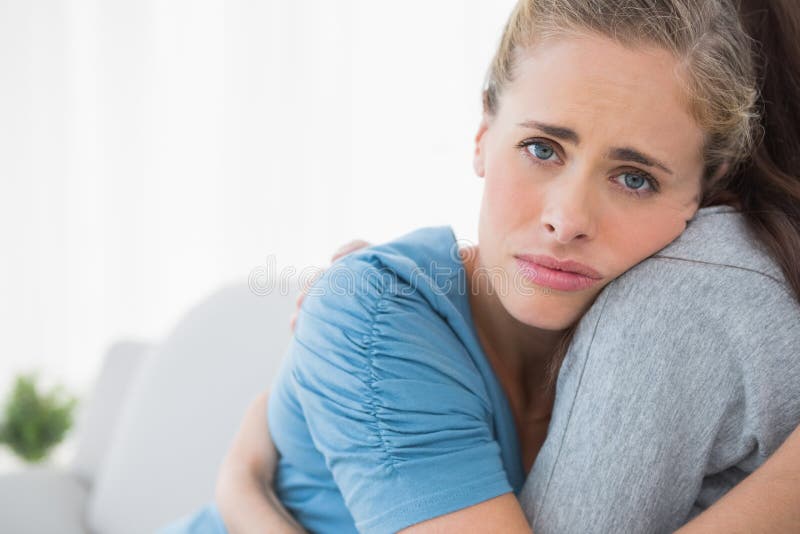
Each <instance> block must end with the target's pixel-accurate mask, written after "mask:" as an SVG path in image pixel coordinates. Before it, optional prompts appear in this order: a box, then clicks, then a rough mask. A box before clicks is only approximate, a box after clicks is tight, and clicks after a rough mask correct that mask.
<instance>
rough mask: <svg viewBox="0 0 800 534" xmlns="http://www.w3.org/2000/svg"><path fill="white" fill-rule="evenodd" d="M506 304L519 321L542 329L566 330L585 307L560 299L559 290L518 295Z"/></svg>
mask: <svg viewBox="0 0 800 534" xmlns="http://www.w3.org/2000/svg"><path fill="white" fill-rule="evenodd" d="M504 306H505V308H506V310H507V311H508V313H509V314H511V316H512V317H514V319H516V320H517V321H519V322H521V323H523V324H526V325H528V326H531V327H534V328H540V329H542V330H564V329H565V328H568V327H569V326H570V325H572V324H573V323H574V322H575V321H576V320H577V319H578V318H579V317H580V315H581V312H582V311H583V308H580V307H578V306H576V303H575V302H572V303H569V302H564V301H561V302H559V301H558V292H555V291H554V292H552V293H550V294H543V293H542V292H537V293H536V294H535V295H517V296H516V297H515V298H513V299H511V301H510V302H505V303H504Z"/></svg>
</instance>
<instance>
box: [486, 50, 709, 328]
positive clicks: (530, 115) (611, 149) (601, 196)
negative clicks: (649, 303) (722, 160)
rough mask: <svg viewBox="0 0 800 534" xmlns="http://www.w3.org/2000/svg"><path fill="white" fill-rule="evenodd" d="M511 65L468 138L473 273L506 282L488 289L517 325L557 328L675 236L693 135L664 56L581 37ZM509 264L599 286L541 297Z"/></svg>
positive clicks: (696, 154) (686, 215) (694, 197)
mask: <svg viewBox="0 0 800 534" xmlns="http://www.w3.org/2000/svg"><path fill="white" fill-rule="evenodd" d="M518 59H519V60H518V63H517V65H516V70H515V79H514V81H513V82H512V83H511V84H510V85H509V86H508V87H506V88H505V90H504V91H503V92H502V93H501V94H500V100H499V106H498V109H497V112H496V114H495V115H494V116H492V117H488V116H484V120H483V121H482V123H481V127H480V129H479V132H478V135H477V137H476V150H475V160H474V166H475V171H476V173H477V174H478V175H479V176H481V177H483V178H485V181H486V182H485V189H484V193H483V202H482V205H481V214H480V224H479V243H480V255H479V256H480V264H479V267H480V268H481V269H486V270H488V272H489V273H501V274H502V275H503V276H504V277H505V280H506V283H507V284H508V286H507V287H508V289H507V290H504V289H503V288H500V287H496V288H495V289H496V290H497V294H498V295H499V298H500V300H501V302H502V304H503V306H504V307H505V309H506V310H507V311H508V312H509V313H510V314H511V315H512V316H514V317H515V318H516V319H517V320H519V321H521V322H523V323H525V324H528V325H530V326H535V327H538V328H544V329H548V330H561V329H563V328H566V327H567V326H569V325H570V324H572V323H573V322H574V321H575V320H577V319H579V318H580V316H581V315H582V314H583V313H584V312H585V311H586V310H587V309H588V308H589V306H590V305H591V303H592V302H593V301H594V299H595V297H596V296H597V294H598V293H599V292H600V290H601V289H602V288H603V287H604V286H605V285H606V284H608V283H609V282H611V281H612V280H613V279H614V278H616V277H617V276H619V275H621V274H622V273H624V272H625V271H627V270H628V269H630V268H631V267H633V266H634V265H636V264H637V263H639V262H640V261H642V260H643V259H645V258H647V257H648V256H651V255H652V254H654V253H655V252H657V251H658V250H660V249H662V248H663V247H665V246H666V245H667V244H669V243H670V242H671V241H672V240H674V239H675V238H676V237H678V235H680V233H681V232H682V231H683V230H684V229H685V228H686V223H687V221H688V220H689V219H691V218H692V217H693V216H694V213H695V211H696V210H697V207H698V202H699V194H700V176H701V174H702V171H703V160H702V153H701V152H702V144H703V133H702V131H701V130H700V129H699V128H698V126H697V125H696V124H695V122H694V120H693V119H692V118H691V117H690V115H689V113H688V109H687V107H686V104H685V101H686V99H685V97H684V95H683V93H682V90H681V87H680V85H679V80H678V79H677V77H676V75H675V74H674V71H675V68H676V66H677V62H676V60H675V59H674V58H673V57H672V56H671V55H670V54H669V53H668V52H666V51H663V50H655V49H651V50H646V49H637V50H630V49H626V48H624V47H622V46H621V45H618V44H616V43H613V42H612V41H610V40H607V39H604V38H601V37H594V36H586V37H580V38H578V37H569V38H563V39H559V40H555V41H549V42H545V43H542V44H539V45H537V46H536V47H535V48H533V49H530V50H528V51H526V52H525V53H523V54H520V56H519V58H518ZM648 162H649V163H648ZM520 255H546V256H551V257H553V258H555V259H557V260H572V261H576V262H579V263H582V264H584V265H588V266H589V267H591V268H592V269H594V270H595V271H596V272H597V273H598V274H599V278H598V279H597V281H596V282H595V283H594V284H593V285H592V286H591V287H587V288H583V289H571V290H567V289H553V288H549V287H547V286H546V285H543V283H541V282H537V281H541V280H543V278H542V277H541V274H537V273H536V271H535V270H533V271H532V270H531V269H530V267H531V266H530V264H527V263H525V262H522V263H520V261H519V260H518V259H517V257H518V256H520ZM540 271H541V269H540ZM526 273H528V274H527V275H526ZM531 273H533V274H532V275H531ZM531 276H533V278H531ZM652 283H653V284H658V283H659V281H658V280H653V281H652Z"/></svg>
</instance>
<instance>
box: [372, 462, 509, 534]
mask: <svg viewBox="0 0 800 534" xmlns="http://www.w3.org/2000/svg"><path fill="white" fill-rule="evenodd" d="M488 483H493V484H494V485H501V486H504V490H503V491H502V493H497V494H496V495H494V496H493V497H488V498H486V499H481V500H480V501H477V502H475V503H471V504H467V505H466V506H465V508H466V507H469V506H474V505H475V504H478V503H480V502H484V501H486V500H488V499H492V498H495V497H498V496H500V495H505V494H506V493H513V488H512V487H511V484H510V483H509V482H508V478H507V477H506V476H505V475H504V473H492V474H491V475H487V476H485V477H482V478H480V479H478V480H475V481H472V482H471V483H470V484H469V485H467V486H466V487H463V486H462V487H458V488H447V489H444V490H440V491H437V492H435V493H433V494H432V495H425V496H423V497H415V498H413V499H410V500H408V501H405V502H403V503H402V504H398V505H396V506H394V507H393V508H392V509H391V510H388V511H384V512H382V513H381V514H380V515H378V516H374V517H372V518H370V519H366V520H363V521H359V522H358V525H359V527H360V528H367V527H369V528H373V527H376V526H380V525H382V524H383V523H386V522H390V521H392V520H393V518H395V517H396V516H397V514H398V513H399V512H398V510H399V509H400V508H405V511H414V510H418V509H420V508H422V505H427V504H429V503H430V502H431V501H433V500H437V499H438V501H439V502H440V503H447V502H451V501H453V500H455V499H459V498H462V497H464V496H465V495H466V496H469V495H470V492H472V491H473V489H474V487H475V486H478V487H484V486H485V485H486V484H488ZM492 493H493V492H492ZM460 509H463V508H460ZM441 515H444V514H439V515H435V516H432V517H431V518H428V519H432V518H433V517H440V516H441ZM425 520H427V519H422V520H420V521H425ZM420 521H416V522H415V523H412V524H417V523H419V522H420ZM409 526H410V525H409Z"/></svg>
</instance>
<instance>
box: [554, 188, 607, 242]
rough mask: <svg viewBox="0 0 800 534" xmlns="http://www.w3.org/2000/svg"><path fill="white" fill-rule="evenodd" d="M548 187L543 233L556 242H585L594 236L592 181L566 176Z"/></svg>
mask: <svg viewBox="0 0 800 534" xmlns="http://www.w3.org/2000/svg"><path fill="white" fill-rule="evenodd" d="M557 181H558V183H557V184H555V183H554V184H551V187H550V188H549V190H548V191H547V198H546V200H545V204H544V207H543V210H542V218H541V225H542V227H543V229H544V231H545V233H546V234H547V235H548V236H549V237H551V238H552V239H554V240H556V241H558V242H559V243H563V244H566V243H569V242H570V241H573V240H581V241H587V240H589V239H591V238H592V237H594V233H595V224H596V223H595V217H594V215H593V213H592V195H591V191H590V189H591V183H590V182H591V180H590V179H589V178H588V177H587V176H583V177H581V176H566V175H563V176H562V177H560V178H558V179H557Z"/></svg>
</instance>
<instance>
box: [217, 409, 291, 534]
mask: <svg viewBox="0 0 800 534" xmlns="http://www.w3.org/2000/svg"><path fill="white" fill-rule="evenodd" d="M266 413H267V394H266V393H262V394H260V395H258V397H256V398H255V400H253V402H252V403H251V404H250V406H249V407H248V409H247V412H246V413H245V416H244V419H243V420H242V424H241V426H240V427H239V431H238V432H237V434H236V436H235V437H234V439H233V443H232V444H231V447H230V449H229V450H228V453H227V454H226V456H225V459H224V460H223V462H222V466H221V467H220V471H219V475H218V478H217V486H216V491H215V497H216V501H217V506H218V508H219V511H220V515H221V516H222V519H223V521H224V523H225V526H226V527H227V529H228V532H230V534H248V533H254V534H255V533H257V532H275V533H280V534H294V533H301V532H303V529H302V528H301V527H300V525H298V524H297V522H296V521H295V520H294V519H293V518H292V517H291V515H289V513H288V512H287V511H286V509H285V508H284V507H283V506H282V505H281V503H280V501H279V500H278V499H277V497H276V496H275V494H274V492H273V491H272V477H273V474H274V472H275V468H276V466H277V462H278V454H277V451H276V450H275V446H274V445H273V444H272V439H271V438H270V435H269V431H268V429H267V416H266Z"/></svg>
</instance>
